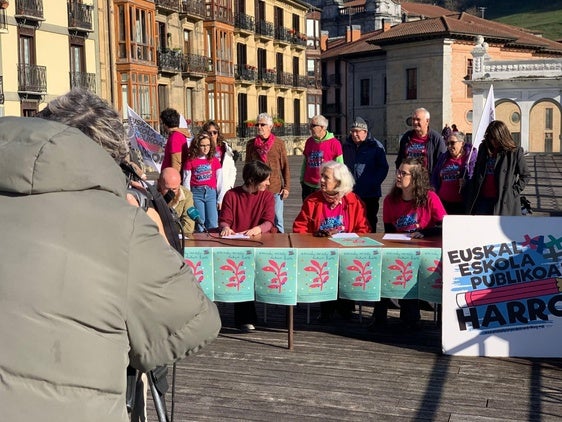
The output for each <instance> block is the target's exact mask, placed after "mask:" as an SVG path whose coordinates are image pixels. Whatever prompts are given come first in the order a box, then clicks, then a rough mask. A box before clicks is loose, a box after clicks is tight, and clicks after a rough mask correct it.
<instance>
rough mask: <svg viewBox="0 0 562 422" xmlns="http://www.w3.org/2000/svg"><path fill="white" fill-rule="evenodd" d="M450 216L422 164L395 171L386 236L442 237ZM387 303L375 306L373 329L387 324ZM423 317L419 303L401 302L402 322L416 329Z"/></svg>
mask: <svg viewBox="0 0 562 422" xmlns="http://www.w3.org/2000/svg"><path fill="white" fill-rule="evenodd" d="M446 214H447V212H446V211H445V208H444V207H443V204H442V203H441V200H440V199H439V197H438V196H437V194H436V193H435V192H433V190H432V189H431V186H430V184H429V175H428V172H427V169H426V168H425V167H424V165H423V163H422V161H420V160H419V159H417V158H411V157H410V158H406V159H404V160H403V161H402V163H401V164H400V167H398V169H397V170H396V182H395V184H394V187H393V188H392V190H391V191H390V193H389V194H388V195H387V196H386V197H385V198H384V202H383V208H382V218H383V222H384V231H385V233H409V234H410V237H412V238H416V239H418V238H422V237H425V236H435V235H440V234H441V223H442V221H443V217H444V216H445V215H446ZM388 302H389V300H388V299H383V300H381V302H378V303H377V304H375V311H374V321H373V324H372V326H373V327H378V326H382V325H384V324H385V323H386V314H387V310H388ZM420 318H421V316H420V308H419V301H418V300H417V299H403V300H400V319H401V320H402V321H403V322H404V323H405V324H406V326H407V327H408V328H412V329H414V328H417V325H418V323H419V320H420Z"/></svg>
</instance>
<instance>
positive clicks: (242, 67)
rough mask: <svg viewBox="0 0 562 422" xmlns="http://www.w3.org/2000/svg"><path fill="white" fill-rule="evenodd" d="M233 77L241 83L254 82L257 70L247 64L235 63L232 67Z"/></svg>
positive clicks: (256, 77)
mask: <svg viewBox="0 0 562 422" xmlns="http://www.w3.org/2000/svg"><path fill="white" fill-rule="evenodd" d="M234 79H235V80H236V82H239V83H242V84H244V83H246V84H254V83H256V81H257V80H258V70H257V68H256V67H255V66H252V65H249V64H237V65H236V66H235V68H234Z"/></svg>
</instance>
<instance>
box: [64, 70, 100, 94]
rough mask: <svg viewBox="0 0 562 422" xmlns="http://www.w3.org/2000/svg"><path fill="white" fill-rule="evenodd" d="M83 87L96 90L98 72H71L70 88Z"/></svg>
mask: <svg viewBox="0 0 562 422" xmlns="http://www.w3.org/2000/svg"><path fill="white" fill-rule="evenodd" d="M72 88H82V89H87V90H88V91H91V92H94V93H95V92H96V74H95V73H86V72H70V89H72Z"/></svg>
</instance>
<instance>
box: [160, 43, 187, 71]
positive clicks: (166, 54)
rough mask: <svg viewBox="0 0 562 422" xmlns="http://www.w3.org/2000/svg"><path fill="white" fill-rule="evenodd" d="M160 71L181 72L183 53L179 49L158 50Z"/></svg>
mask: <svg viewBox="0 0 562 422" xmlns="http://www.w3.org/2000/svg"><path fill="white" fill-rule="evenodd" d="M156 57H157V64H158V71H159V72H161V73H170V74H175V73H180V72H181V65H182V59H183V54H182V53H181V51H179V50H169V49H166V50H158V54H157V56H156Z"/></svg>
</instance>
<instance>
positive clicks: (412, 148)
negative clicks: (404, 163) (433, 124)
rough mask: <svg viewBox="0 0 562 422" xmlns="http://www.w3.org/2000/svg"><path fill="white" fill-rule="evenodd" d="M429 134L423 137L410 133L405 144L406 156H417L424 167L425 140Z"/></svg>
mask: <svg viewBox="0 0 562 422" xmlns="http://www.w3.org/2000/svg"><path fill="white" fill-rule="evenodd" d="M428 138H429V135H426V136H424V137H421V138H420V137H418V136H416V135H412V137H411V138H410V142H408V143H407V144H406V150H405V154H406V157H408V158H410V157H411V158H418V159H420V160H421V161H422V162H423V165H424V167H425V168H427V162H428V160H427V140H428Z"/></svg>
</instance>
